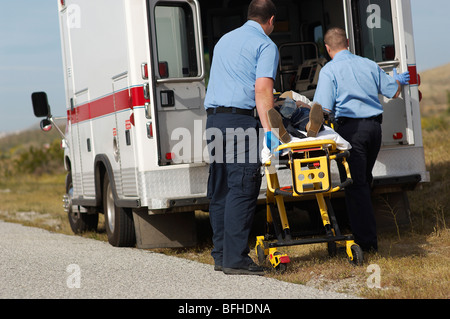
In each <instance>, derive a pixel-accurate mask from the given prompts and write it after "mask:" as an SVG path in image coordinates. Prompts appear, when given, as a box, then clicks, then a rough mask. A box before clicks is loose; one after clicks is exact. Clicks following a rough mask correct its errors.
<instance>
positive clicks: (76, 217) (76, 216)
mask: <svg viewBox="0 0 450 319" xmlns="http://www.w3.org/2000/svg"><path fill="white" fill-rule="evenodd" d="M72 198H73V183H72V174H71V173H69V174H67V177H66V197H65V200H66V203H65V206H66V209H67V217H68V218H69V224H70V228H71V229H72V231H73V232H74V234H82V233H84V232H87V231H97V226H98V214H88V213H79V212H74V211H73V209H72Z"/></svg>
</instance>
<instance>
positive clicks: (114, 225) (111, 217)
mask: <svg viewBox="0 0 450 319" xmlns="http://www.w3.org/2000/svg"><path fill="white" fill-rule="evenodd" d="M103 212H104V214H105V228H106V233H107V235H108V242H109V243H110V244H111V245H112V246H114V247H134V245H135V244H136V233H135V230H134V222H133V212H132V210H131V209H130V208H123V207H117V206H116V204H115V202H114V195H113V192H112V188H111V183H110V181H109V176H108V174H106V175H105V179H104V181H103Z"/></svg>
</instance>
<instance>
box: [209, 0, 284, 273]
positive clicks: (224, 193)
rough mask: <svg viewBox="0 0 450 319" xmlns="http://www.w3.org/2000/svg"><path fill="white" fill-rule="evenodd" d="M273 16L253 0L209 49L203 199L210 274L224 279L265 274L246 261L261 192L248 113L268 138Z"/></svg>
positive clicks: (265, 4)
mask: <svg viewBox="0 0 450 319" xmlns="http://www.w3.org/2000/svg"><path fill="white" fill-rule="evenodd" d="M275 13H276V9H275V6H274V4H273V3H272V1H270V0H253V1H252V2H251V3H250V5H249V9H248V21H247V23H245V24H244V25H243V26H242V27H240V28H238V29H236V30H234V31H231V32H229V33H228V34H225V35H224V36H223V37H222V38H221V39H220V40H219V42H218V43H217V45H216V46H215V48H214V56H213V62H212V66H211V74H210V80H209V84H208V90H207V93H206V98H205V108H206V111H207V114H208V119H207V122H206V129H207V135H209V134H212V135H211V136H209V137H208V138H209V140H208V149H209V152H210V159H211V164H210V172H209V180H208V198H209V199H210V200H211V201H210V206H209V215H210V220H211V226H212V230H213V244H214V248H213V250H212V252H211V255H212V256H213V258H214V262H215V266H214V269H215V270H219V271H220V270H222V271H223V272H224V273H225V274H249V275H263V274H264V272H263V269H262V268H261V267H259V266H257V265H256V264H255V263H254V262H253V261H252V259H251V258H250V257H249V256H248V253H249V251H250V250H249V247H248V237H249V234H250V230H251V227H252V223H253V216H254V213H255V208H256V202H257V199H258V195H259V190H260V187H261V173H260V168H261V163H260V159H259V152H258V150H259V148H258V145H257V144H258V131H259V127H260V124H259V122H258V121H257V120H256V118H255V117H254V116H253V114H254V112H253V109H254V108H255V106H256V109H257V111H258V114H259V118H260V120H261V124H262V126H263V127H264V129H265V131H266V136H268V134H271V132H270V128H269V126H268V121H267V110H268V109H270V108H273V83H274V79H275V76H276V72H277V65H278V49H277V47H276V45H275V44H274V43H273V42H272V41H271V40H270V38H269V37H268V35H269V34H270V33H271V32H272V31H273V28H274V19H275ZM239 132H241V133H242V132H246V133H244V134H239ZM227 133H228V134H227ZM236 137H237V138H236ZM243 137H245V138H243ZM244 139H245V140H246V141H245V142H244ZM272 140H273V138H272ZM277 142H278V141H277ZM244 144H245V145H244Z"/></svg>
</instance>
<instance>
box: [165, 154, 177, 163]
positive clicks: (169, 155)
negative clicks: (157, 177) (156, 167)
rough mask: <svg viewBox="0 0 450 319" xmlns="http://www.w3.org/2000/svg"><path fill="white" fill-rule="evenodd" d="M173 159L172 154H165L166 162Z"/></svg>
mask: <svg viewBox="0 0 450 319" xmlns="http://www.w3.org/2000/svg"><path fill="white" fill-rule="evenodd" d="M174 157H175V154H174V153H166V160H168V161H171V160H173V159H174Z"/></svg>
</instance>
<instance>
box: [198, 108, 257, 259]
mask: <svg viewBox="0 0 450 319" xmlns="http://www.w3.org/2000/svg"><path fill="white" fill-rule="evenodd" d="M259 128H260V124H259V122H258V121H257V120H256V119H255V118H254V117H252V116H248V115H240V114H223V113H218V114H212V115H209V116H208V119H207V123H206V129H207V131H206V132H207V138H208V149H209V153H210V159H211V160H212V162H211V163H210V168H209V179H208V198H209V199H210V206H209V216H210V221H211V227H212V230H213V238H212V239H213V244H214V248H213V250H212V252H211V255H212V256H213V258H214V261H215V264H216V265H222V266H223V267H225V268H241V267H247V266H248V265H249V264H250V263H251V262H252V260H251V258H250V257H249V256H248V253H249V252H250V249H249V246H248V238H249V235H250V230H251V227H252V224H253V217H254V214H255V210H256V203H257V199H258V195H259V191H260V187H261V163H260V159H259V143H258V141H259Z"/></svg>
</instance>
